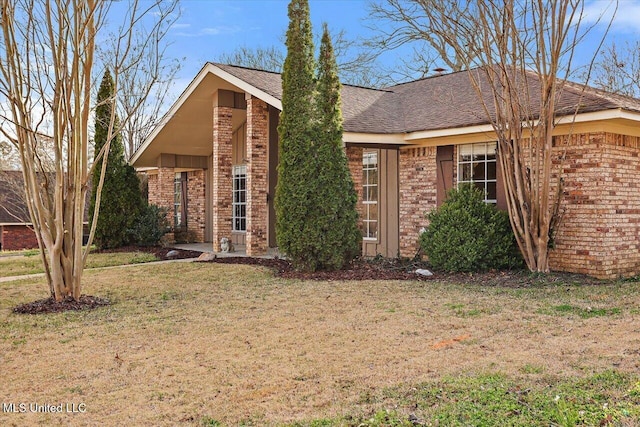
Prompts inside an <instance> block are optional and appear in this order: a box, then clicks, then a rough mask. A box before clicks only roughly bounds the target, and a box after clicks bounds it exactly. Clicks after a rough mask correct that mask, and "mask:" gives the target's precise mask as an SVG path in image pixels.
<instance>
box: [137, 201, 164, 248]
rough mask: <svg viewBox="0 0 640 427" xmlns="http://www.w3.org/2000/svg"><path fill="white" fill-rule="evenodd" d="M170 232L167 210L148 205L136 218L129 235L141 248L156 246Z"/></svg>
mask: <svg viewBox="0 0 640 427" xmlns="http://www.w3.org/2000/svg"><path fill="white" fill-rule="evenodd" d="M168 230H169V221H168V220H167V208H161V207H158V206H156V205H147V206H145V207H144V208H143V209H142V211H141V212H140V215H138V217H137V218H136V221H135V223H134V224H133V227H132V228H131V229H130V230H129V234H130V235H131V237H132V240H133V241H134V242H135V243H136V244H138V245H140V246H156V245H158V244H159V243H160V239H162V236H164V235H165V234H166V233H167V231H168Z"/></svg>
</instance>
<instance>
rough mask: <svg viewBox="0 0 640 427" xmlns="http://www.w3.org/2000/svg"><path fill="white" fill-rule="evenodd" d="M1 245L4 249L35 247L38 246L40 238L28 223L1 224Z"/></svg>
mask: <svg viewBox="0 0 640 427" xmlns="http://www.w3.org/2000/svg"><path fill="white" fill-rule="evenodd" d="M0 244H1V245H0V246H1V248H2V250H4V251H16V250H20V249H33V248H37V247H38V239H37V238H36V234H35V233H34V232H33V230H32V229H31V228H29V227H27V226H26V225H2V226H0Z"/></svg>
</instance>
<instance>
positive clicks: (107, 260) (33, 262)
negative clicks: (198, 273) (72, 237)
mask: <svg viewBox="0 0 640 427" xmlns="http://www.w3.org/2000/svg"><path fill="white" fill-rule="evenodd" d="M151 261H158V258H157V257H156V256H155V255H154V254H151V253H146V252H112V253H90V254H89V258H87V268H97V267H112V266H114V265H124V264H139V263H143V262H151ZM42 272H44V270H43V268H42V261H41V259H40V253H39V252H37V251H34V252H28V253H27V254H26V255H18V256H8V257H0V277H11V276H22V275H25V274H35V273H42Z"/></svg>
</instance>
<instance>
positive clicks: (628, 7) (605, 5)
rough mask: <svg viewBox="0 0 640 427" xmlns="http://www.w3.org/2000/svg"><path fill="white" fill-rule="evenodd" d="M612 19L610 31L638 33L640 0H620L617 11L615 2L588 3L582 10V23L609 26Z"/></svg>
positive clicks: (608, 0) (595, 1)
mask: <svg viewBox="0 0 640 427" xmlns="http://www.w3.org/2000/svg"><path fill="white" fill-rule="evenodd" d="M614 14H615V16H614ZM612 17H613V23H612V26H611V29H612V31H619V32H630V33H634V32H638V31H639V30H640V26H639V25H638V22H640V0H620V1H619V2H618V5H617V10H616V1H615V0H593V1H589V2H588V3H587V4H586V6H585V9H584V14H583V22H584V23H586V24H596V23H597V24H598V25H601V26H606V25H609V22H610V21H611V18H612Z"/></svg>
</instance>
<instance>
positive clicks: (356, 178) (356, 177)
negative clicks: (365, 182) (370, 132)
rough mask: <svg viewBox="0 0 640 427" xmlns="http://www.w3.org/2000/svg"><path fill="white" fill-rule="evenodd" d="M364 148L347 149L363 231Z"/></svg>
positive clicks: (359, 226)
mask: <svg viewBox="0 0 640 427" xmlns="http://www.w3.org/2000/svg"><path fill="white" fill-rule="evenodd" d="M363 151H364V150H363V148H362V147H347V162H348V164H349V172H350V173H351V179H352V180H353V185H354V187H355V190H356V194H357V196H358V202H357V204H356V210H357V211H358V228H359V229H360V230H361V231H362V230H363V222H362V219H363V217H364V212H365V211H364V204H363V203H362V198H363V196H364V194H363V187H362V179H363V177H362V153H363Z"/></svg>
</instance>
